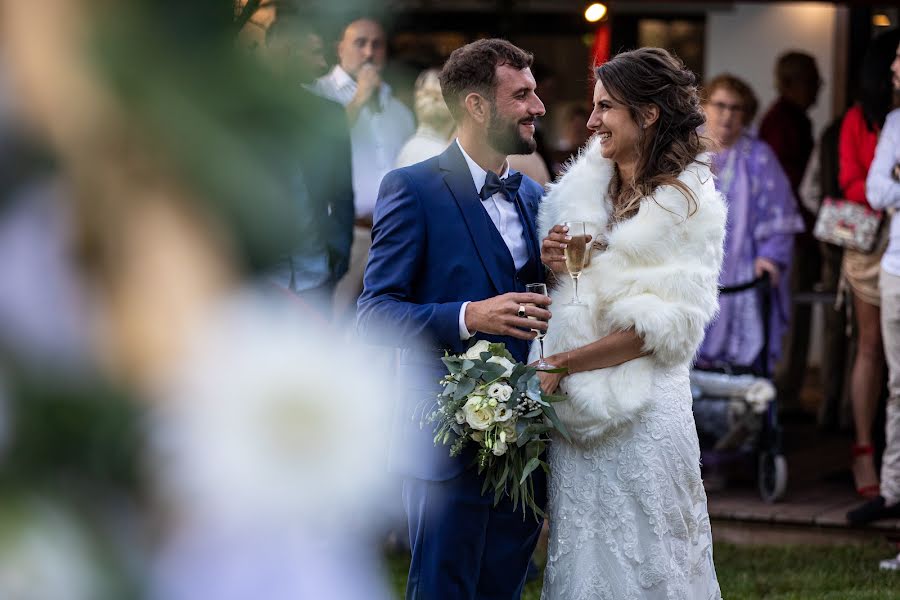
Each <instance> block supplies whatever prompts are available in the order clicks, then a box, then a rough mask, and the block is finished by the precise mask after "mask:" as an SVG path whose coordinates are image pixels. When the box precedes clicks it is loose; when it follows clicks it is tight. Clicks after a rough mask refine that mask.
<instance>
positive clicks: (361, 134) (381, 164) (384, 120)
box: [315, 65, 416, 217]
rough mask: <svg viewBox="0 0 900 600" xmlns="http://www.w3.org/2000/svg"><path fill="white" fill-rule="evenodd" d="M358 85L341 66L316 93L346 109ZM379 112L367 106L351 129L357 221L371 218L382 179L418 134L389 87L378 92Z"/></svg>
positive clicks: (319, 83)
mask: <svg viewBox="0 0 900 600" xmlns="http://www.w3.org/2000/svg"><path fill="white" fill-rule="evenodd" d="M356 90H357V84H356V81H354V80H353V78H352V77H350V75H348V74H347V72H346V71H344V69H342V68H341V67H340V65H335V67H334V68H333V69H331V71H330V72H329V73H328V74H327V75H325V76H323V77H321V78H319V79H318V80H317V81H316V83H315V91H316V92H317V93H318V94H320V95H322V96H324V97H326V98H329V99H330V100H334V101H335V102H339V103H340V104H341V105H342V106H347V105H348V104H350V101H351V100H353V97H354V96H355V95H356ZM378 94H379V96H378V99H379V103H380V106H381V110H380V111H379V112H375V111H374V110H373V109H372V106H371V104H369V103H366V104H365V106H363V107H362V109H361V110H360V111H359V117H358V118H357V119H356V123H354V124H353V126H352V127H351V128H350V145H351V151H352V154H353V165H352V166H353V198H354V205H355V207H356V216H357V217H371V216H372V213H373V212H374V210H375V200H376V199H377V198H378V188H379V187H380V186H381V179H382V178H383V177H384V176H385V175H386V174H387V172H388V171H390V170H391V169H393V168H394V164H395V162H396V160H397V155H398V154H399V153H400V148H402V147H403V144H404V143H405V142H406V140H408V139H409V138H410V136H412V134H413V133H414V132H415V130H416V127H415V120H414V119H413V115H412V112H410V110H409V109H408V108H406V106H404V105H403V103H402V102H400V101H399V100H397V99H396V98H394V97H393V96H392V95H391V88H390V86H389V85H387V84H386V83H382V84H381V88H380V89H379V90H378Z"/></svg>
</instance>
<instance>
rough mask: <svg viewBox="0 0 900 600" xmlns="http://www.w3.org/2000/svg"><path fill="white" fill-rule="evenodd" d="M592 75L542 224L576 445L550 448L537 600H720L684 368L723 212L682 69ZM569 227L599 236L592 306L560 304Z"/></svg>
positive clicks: (658, 62) (653, 67)
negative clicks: (580, 130)
mask: <svg viewBox="0 0 900 600" xmlns="http://www.w3.org/2000/svg"><path fill="white" fill-rule="evenodd" d="M596 78H597V83H596V86H595V89H594V109H593V113H592V114H591V117H590V119H589V120H588V127H589V128H590V129H591V130H592V131H594V132H595V135H594V137H593V140H592V141H591V142H590V143H589V144H588V145H587V146H586V148H585V149H584V150H583V151H582V154H581V155H580V157H579V158H578V159H577V160H576V161H575V162H574V163H572V164H571V165H570V166H569V168H568V170H567V172H566V174H565V176H564V177H563V178H562V179H561V180H560V181H559V182H558V183H556V184H555V185H553V186H552V187H551V189H550V191H549V194H548V195H547V197H546V198H545V199H544V201H543V203H542V206H541V209H540V214H539V217H538V224H539V231H541V232H542V233H543V235H544V236H546V237H545V239H544V242H543V245H542V260H543V261H544V263H545V264H546V265H547V266H548V267H550V268H551V269H552V270H553V271H554V272H555V273H556V275H557V280H558V281H559V284H558V286H557V287H556V288H555V290H554V291H553V293H552V296H553V299H554V303H553V305H554V306H555V307H556V308H555V310H554V317H553V321H552V322H551V325H550V328H549V331H548V333H547V337H546V339H545V341H544V343H545V347H546V348H547V350H548V352H550V353H552V355H551V356H549V357H548V358H547V361H548V362H550V363H551V364H553V365H555V366H558V367H565V368H566V369H567V371H566V372H565V373H543V372H542V373H541V380H542V385H543V388H544V390H545V391H547V392H553V391H554V390H556V389H557V387H559V388H560V390H561V391H562V392H564V393H566V394H568V397H569V399H568V400H567V401H566V402H561V403H559V404H557V405H556V407H557V411H558V412H559V416H560V418H561V419H562V420H563V422H564V423H565V424H566V426H567V427H568V429H569V432H570V433H571V437H572V443H571V444H570V443H567V442H566V441H565V440H562V439H556V440H554V443H553V444H552V445H551V448H550V451H549V461H550V466H551V472H552V475H551V483H550V492H549V515H550V544H549V551H548V556H547V568H546V572H545V576H544V589H543V595H542V598H543V599H544V600H588V599H590V600H600V599H603V600H606V599H611V600H612V599H615V600H619V599H622V600H625V599H659V600H663V599H665V600H674V599H676V598H677V599H685V600H688V599H689V600H713V599H718V598H721V593H720V591H719V585H718V582H717V580H716V573H715V568H714V566H713V558H712V537H711V533H710V524H709V516H708V514H707V509H706V494H705V493H704V491H703V484H702V481H701V479H700V450H699V446H698V443H697V434H696V430H695V427H694V419H693V415H692V413H691V393H690V385H689V379H688V369H689V366H690V363H691V360H692V359H693V357H694V353H695V352H696V351H697V348H698V346H699V345H700V342H701V341H702V339H703V333H704V328H705V326H706V325H707V323H708V322H709V321H710V319H711V318H712V317H713V315H714V314H715V312H716V310H717V307H718V301H717V281H718V276H719V269H720V266H721V263H722V242H723V237H724V232H725V215H726V209H725V204H724V201H723V199H722V197H721V196H720V195H719V194H718V193H717V192H716V190H715V187H714V182H713V177H712V174H711V173H710V168H709V164H708V157H706V156H705V155H703V154H702V152H703V150H704V145H703V140H702V139H701V138H700V137H699V136H698V134H697V132H696V131H697V128H698V127H699V126H700V125H702V124H703V122H704V117H703V113H702V111H701V106H700V100H699V98H698V96H697V91H696V88H695V77H694V75H693V74H692V73H691V72H690V71H688V70H687V69H685V67H684V65H683V64H682V63H681V62H680V61H679V60H678V59H676V58H674V57H672V56H671V55H670V54H669V53H668V52H666V51H665V50H662V49H658V48H643V49H640V50H635V51H632V52H625V53H622V54H619V55H618V56H616V57H615V58H613V59H612V60H611V61H609V62H607V63H606V64H604V65H602V66H600V67H598V68H597V70H596ZM567 221H585V222H588V223H590V225H591V226H593V227H595V228H596V229H595V230H594V232H595V234H596V235H595V238H594V242H593V244H592V252H593V258H592V259H591V261H590V264H589V265H588V266H586V267H585V269H584V271H583V273H582V275H581V278H580V280H579V290H578V295H579V296H580V297H581V300H582V302H584V304H585V305H586V306H565V304H566V302H567V301H568V300H569V299H571V298H572V295H573V288H572V282H571V281H569V278H568V277H567V276H566V269H565V260H564V258H563V248H564V247H565V243H566V241H568V240H567V237H566V230H565V229H564V227H563V225H562V224H563V223H565V222H567ZM570 243H571V242H570ZM561 305H562V306H561Z"/></svg>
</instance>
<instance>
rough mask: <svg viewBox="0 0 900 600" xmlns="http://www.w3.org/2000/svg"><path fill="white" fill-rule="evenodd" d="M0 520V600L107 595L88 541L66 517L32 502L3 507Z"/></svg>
mask: <svg viewBox="0 0 900 600" xmlns="http://www.w3.org/2000/svg"><path fill="white" fill-rule="evenodd" d="M0 521H2V523H0V598H4V599H10V600H98V599H99V598H109V597H110V595H109V594H110V589H109V587H108V584H107V582H106V581H105V580H104V578H103V576H102V574H101V569H100V567H99V565H98V562H97V561H96V556H95V553H94V552H93V548H92V546H91V543H90V540H89V538H88V537H87V536H86V535H85V533H84V531H83V530H82V529H81V528H80V527H78V525H77V524H76V522H75V521H74V520H73V519H72V518H71V517H70V516H69V515H68V514H66V513H64V512H63V511H61V510H59V509H58V508H56V507H54V506H53V505H51V504H49V503H46V502H43V501H37V500H35V501H29V502H27V503H24V504H22V505H17V506H15V507H13V508H10V507H8V506H5V507H4V514H3V515H2V516H0Z"/></svg>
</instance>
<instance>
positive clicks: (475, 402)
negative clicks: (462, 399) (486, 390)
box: [463, 396, 494, 431]
mask: <svg viewBox="0 0 900 600" xmlns="http://www.w3.org/2000/svg"><path fill="white" fill-rule="evenodd" d="M463 412H464V413H465V415H466V423H468V424H469V427H471V428H472V429H476V430H478V431H484V430H485V429H487V428H488V427H490V426H491V424H492V423H493V422H494V409H493V408H491V407H490V406H489V405H488V403H487V401H486V399H485V398H484V397H483V396H472V397H471V398H469V399H468V400H467V401H466V403H465V405H464V406H463Z"/></svg>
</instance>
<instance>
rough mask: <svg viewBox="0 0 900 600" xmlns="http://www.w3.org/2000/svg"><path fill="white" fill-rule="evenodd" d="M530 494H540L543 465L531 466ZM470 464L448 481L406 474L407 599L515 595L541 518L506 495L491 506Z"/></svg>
mask: <svg viewBox="0 0 900 600" xmlns="http://www.w3.org/2000/svg"><path fill="white" fill-rule="evenodd" d="M534 479H535V498H536V499H537V501H538V504H539V505H540V506H543V504H544V498H545V496H546V487H547V485H546V478H545V476H544V473H543V471H541V470H540V469H538V470H537V471H535V473H534ZM482 481H483V480H482V479H481V478H480V477H479V476H478V475H477V474H476V472H475V470H474V469H467V470H466V471H465V472H463V474H462V475H460V476H458V477H455V478H453V479H450V480H449V481H425V480H422V479H406V480H404V482H403V504H404V507H405V508H406V514H407V517H408V519H409V539H410V545H411V546H412V562H411V563H410V567H409V579H408V581H407V585H406V598H407V600H519V597H520V596H521V594H522V588H523V587H524V585H525V575H526V573H527V571H528V562H529V560H530V559H531V554H532V552H533V551H534V547H535V546H536V545H537V541H538V536H539V535H540V532H541V526H542V525H543V521H542V520H538V519H535V517H534V515H533V514H532V513H531V512H530V511H527V512H526V514H525V517H524V519H523V516H522V510H521V505H519V509H518V510H515V511H514V510H513V506H512V501H511V500H510V499H509V498H508V497H504V498H502V499H501V501H500V503H499V504H498V505H497V507H496V508H494V506H493V500H494V494H493V491H492V490H488V491H487V493H486V494H485V495H483V496H482V495H481V486H482Z"/></svg>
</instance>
